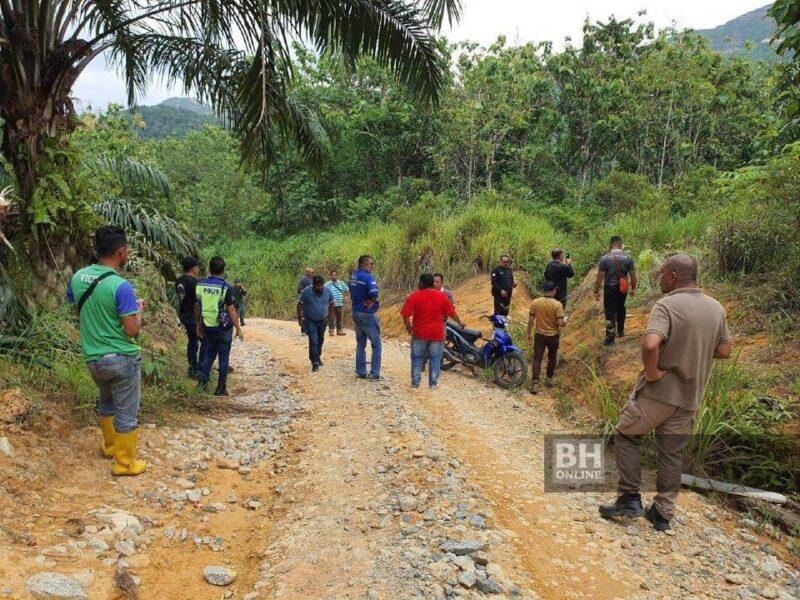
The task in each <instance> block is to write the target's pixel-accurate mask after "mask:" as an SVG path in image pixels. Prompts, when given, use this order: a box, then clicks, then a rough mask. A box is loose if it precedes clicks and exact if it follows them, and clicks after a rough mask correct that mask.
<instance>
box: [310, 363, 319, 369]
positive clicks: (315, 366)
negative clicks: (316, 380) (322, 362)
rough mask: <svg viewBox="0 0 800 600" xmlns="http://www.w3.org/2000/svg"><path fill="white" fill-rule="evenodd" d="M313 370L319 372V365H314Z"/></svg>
mask: <svg viewBox="0 0 800 600" xmlns="http://www.w3.org/2000/svg"><path fill="white" fill-rule="evenodd" d="M311 370H312V371H319V363H314V364H313V365H311Z"/></svg>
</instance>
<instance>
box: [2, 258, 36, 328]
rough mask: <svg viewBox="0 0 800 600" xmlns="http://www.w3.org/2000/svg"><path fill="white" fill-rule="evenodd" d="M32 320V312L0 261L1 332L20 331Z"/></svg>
mask: <svg viewBox="0 0 800 600" xmlns="http://www.w3.org/2000/svg"><path fill="white" fill-rule="evenodd" d="M29 322H30V314H29V313H28V310H27V309H26V308H25V304H24V303H23V301H22V299H21V298H20V297H19V296H18V295H17V293H16V291H15V290H14V284H13V282H12V281H11V278H10V277H9V275H8V272H7V271H6V270H5V267H3V264H2V263H0V333H3V334H9V333H19V332H21V331H23V330H24V329H25V328H26V327H27V326H28V323H29Z"/></svg>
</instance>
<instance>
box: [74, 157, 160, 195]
mask: <svg viewBox="0 0 800 600" xmlns="http://www.w3.org/2000/svg"><path fill="white" fill-rule="evenodd" d="M84 165H85V166H86V167H87V168H88V169H90V170H91V171H92V172H93V173H98V174H100V173H107V174H109V175H112V176H114V177H115V178H116V179H117V180H118V181H119V182H120V184H121V185H122V187H123V189H124V190H125V192H126V193H128V194H131V193H134V192H137V191H141V190H156V191H157V192H159V193H160V194H162V195H163V196H165V197H166V198H171V197H172V188H171V187H170V185H169V180H168V179H167V176H166V175H164V173H163V172H162V171H161V170H160V169H158V168H157V167H154V166H152V165H146V164H144V163H140V162H139V161H136V160H133V159H131V158H114V157H110V156H91V157H89V158H87V159H86V160H85V161H84Z"/></svg>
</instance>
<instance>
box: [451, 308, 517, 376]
mask: <svg viewBox="0 0 800 600" xmlns="http://www.w3.org/2000/svg"><path fill="white" fill-rule="evenodd" d="M482 318H484V319H488V320H489V321H491V322H492V325H493V326H494V330H493V331H492V337H491V338H490V339H488V340H486V339H484V338H483V333H482V332H481V331H479V330H477V329H466V328H462V327H459V326H458V325H456V324H455V323H453V322H452V321H448V322H447V325H446V331H447V336H446V339H445V345H444V352H443V354H442V370H444V371H448V370H450V369H452V368H453V367H455V366H456V365H457V364H462V365H466V366H468V367H470V369H471V370H472V372H473V373H474V372H475V367H478V368H480V369H485V368H487V367H488V368H490V369H491V370H492V372H493V373H494V380H495V382H496V383H497V385H499V386H500V387H503V388H506V389H513V388H517V387H520V386H521V385H522V384H524V383H525V378H526V376H527V374H528V363H527V361H526V360H525V353H524V352H523V351H522V350H521V349H519V348H517V347H516V346H514V343H513V341H512V340H511V336H510V335H509V334H508V332H507V331H506V330H505V329H506V327H508V319H507V318H506V317H504V316H502V315H492V316H491V317H482ZM478 340H482V341H484V342H485V343H484V344H482V345H480V346H478V345H477V342H478Z"/></svg>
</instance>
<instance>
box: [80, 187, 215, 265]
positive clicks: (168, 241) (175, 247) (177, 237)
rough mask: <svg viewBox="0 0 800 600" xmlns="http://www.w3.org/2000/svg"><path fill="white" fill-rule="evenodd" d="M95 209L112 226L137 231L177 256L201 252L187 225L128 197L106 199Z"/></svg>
mask: <svg viewBox="0 0 800 600" xmlns="http://www.w3.org/2000/svg"><path fill="white" fill-rule="evenodd" d="M92 208H93V209H94V211H95V212H96V213H97V214H99V215H101V216H103V217H105V219H106V220H107V221H108V222H109V223H111V224H112V225H117V226H118V227H122V228H123V229H126V230H129V231H135V232H137V233H139V234H141V235H142V236H143V237H144V238H145V239H146V240H147V241H148V242H150V243H151V244H154V245H157V246H161V247H162V248H164V249H166V250H167V251H169V252H172V253H173V254H175V255H177V256H199V255H200V247H199V244H198V241H197V238H196V237H195V235H194V234H193V233H192V232H191V231H189V229H188V228H187V227H186V226H185V225H183V224H182V223H179V222H178V221H176V220H175V219H172V218H170V217H168V216H166V215H162V214H161V213H159V212H157V211H154V210H150V209H145V208H144V207H143V206H140V205H138V204H136V203H135V202H133V201H132V200H130V199H128V198H107V199H105V200H104V201H103V202H98V203H97V204H95V205H93V207H92Z"/></svg>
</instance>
